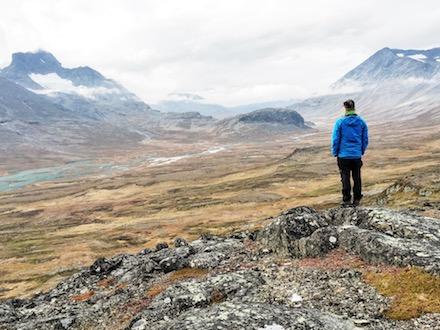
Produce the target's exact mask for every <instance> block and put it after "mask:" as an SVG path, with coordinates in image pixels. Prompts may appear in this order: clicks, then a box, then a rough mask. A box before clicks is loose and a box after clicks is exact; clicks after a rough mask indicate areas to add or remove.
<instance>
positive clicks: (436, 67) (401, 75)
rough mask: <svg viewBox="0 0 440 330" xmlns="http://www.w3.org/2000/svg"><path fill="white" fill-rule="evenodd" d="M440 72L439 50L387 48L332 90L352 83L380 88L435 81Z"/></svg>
mask: <svg viewBox="0 0 440 330" xmlns="http://www.w3.org/2000/svg"><path fill="white" fill-rule="evenodd" d="M439 71H440V48H433V49H429V50H415V49H408V50H405V49H391V48H389V47H385V48H382V49H380V50H379V51H377V52H376V53H374V54H373V55H372V56H370V57H369V58H368V59H366V60H365V61H364V62H362V63H361V64H360V65H358V66H357V67H355V68H354V69H353V70H351V71H349V72H348V73H347V74H346V75H344V76H343V77H342V78H341V79H339V80H338V81H337V82H336V83H335V84H334V85H333V87H335V88H338V87H343V86H347V85H349V84H350V83H357V84H360V85H363V86H365V85H370V84H377V83H380V82H383V81H390V80H406V79H414V78H415V79H425V80H429V79H432V78H433V77H434V76H435V75H436V74H437V73H438V72H439Z"/></svg>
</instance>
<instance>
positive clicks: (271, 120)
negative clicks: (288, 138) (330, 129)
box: [214, 108, 310, 139]
mask: <svg viewBox="0 0 440 330" xmlns="http://www.w3.org/2000/svg"><path fill="white" fill-rule="evenodd" d="M308 129H310V127H309V126H307V125H306V124H305V122H304V118H303V117H302V116H301V115H300V114H299V113H298V112H296V111H293V110H288V109H283V108H265V109H260V110H256V111H252V112H249V113H246V114H241V115H237V116H235V117H232V118H226V119H223V120H221V121H219V122H218V123H217V124H216V125H215V128H214V134H215V135H216V136H218V137H221V138H227V139H238V138H240V139H261V138H267V137H268V136H273V135H277V134H283V133H288V132H301V131H304V130H308Z"/></svg>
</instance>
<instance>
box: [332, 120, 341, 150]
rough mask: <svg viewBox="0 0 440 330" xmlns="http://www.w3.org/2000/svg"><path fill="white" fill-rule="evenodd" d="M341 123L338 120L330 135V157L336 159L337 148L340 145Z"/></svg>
mask: <svg viewBox="0 0 440 330" xmlns="http://www.w3.org/2000/svg"><path fill="white" fill-rule="evenodd" d="M340 126H341V122H340V121H339V120H338V121H337V122H336V123H335V126H334V127H333V134H332V155H333V156H335V157H337V156H338V154H339V146H340V144H341V130H340Z"/></svg>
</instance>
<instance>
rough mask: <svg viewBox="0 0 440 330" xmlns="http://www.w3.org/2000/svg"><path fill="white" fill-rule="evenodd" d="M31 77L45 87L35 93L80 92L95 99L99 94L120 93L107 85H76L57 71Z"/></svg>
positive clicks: (51, 94)
mask: <svg viewBox="0 0 440 330" xmlns="http://www.w3.org/2000/svg"><path fill="white" fill-rule="evenodd" d="M30 78H31V79H32V80H33V81H35V82H36V83H37V84H38V85H40V86H41V87H43V89H38V90H34V92H35V93H39V94H47V95H48V96H56V93H69V94H78V95H81V96H84V97H86V98H89V99H95V98H96V97H97V96H99V95H105V94H120V91H119V90H118V89H111V88H106V87H87V86H82V85H81V86H75V85H74V84H73V83H72V82H71V81H70V80H67V79H63V78H61V77H60V76H59V75H57V74H56V73H49V74H35V73H32V74H30Z"/></svg>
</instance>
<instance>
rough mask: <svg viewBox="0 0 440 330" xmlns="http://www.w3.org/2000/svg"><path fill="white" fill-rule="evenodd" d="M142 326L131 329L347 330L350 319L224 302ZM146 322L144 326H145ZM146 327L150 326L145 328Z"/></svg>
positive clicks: (353, 327) (288, 309)
mask: <svg viewBox="0 0 440 330" xmlns="http://www.w3.org/2000/svg"><path fill="white" fill-rule="evenodd" d="M142 324H144V326H143V327H136V328H132V329H137V330H146V329H157V330H193V329H204V330H213V329H255V330H256V329H270V328H271V327H270V326H274V325H278V327H277V328H275V327H272V329H286V330H290V329H292V330H293V329H295V330H296V329H298V330H299V329H301V330H303V329H308V330H322V329H326V330H351V329H355V326H354V324H353V323H352V322H351V321H348V320H344V319H342V318H341V317H338V316H336V315H333V314H329V313H325V312H320V311H318V310H313V309H303V308H296V309H292V308H288V307H286V306H282V305H273V304H257V303H244V302H240V301H233V302H231V301H226V302H222V303H219V304H213V305H211V306H209V307H208V308H204V309H194V310H191V311H187V312H184V313H182V314H181V315H179V316H178V317H177V318H174V319H169V318H168V319H165V320H161V321H157V322H154V323H148V322H147V323H145V322H143V323H142ZM147 324H148V325H147ZM149 327H150V328H149Z"/></svg>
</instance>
